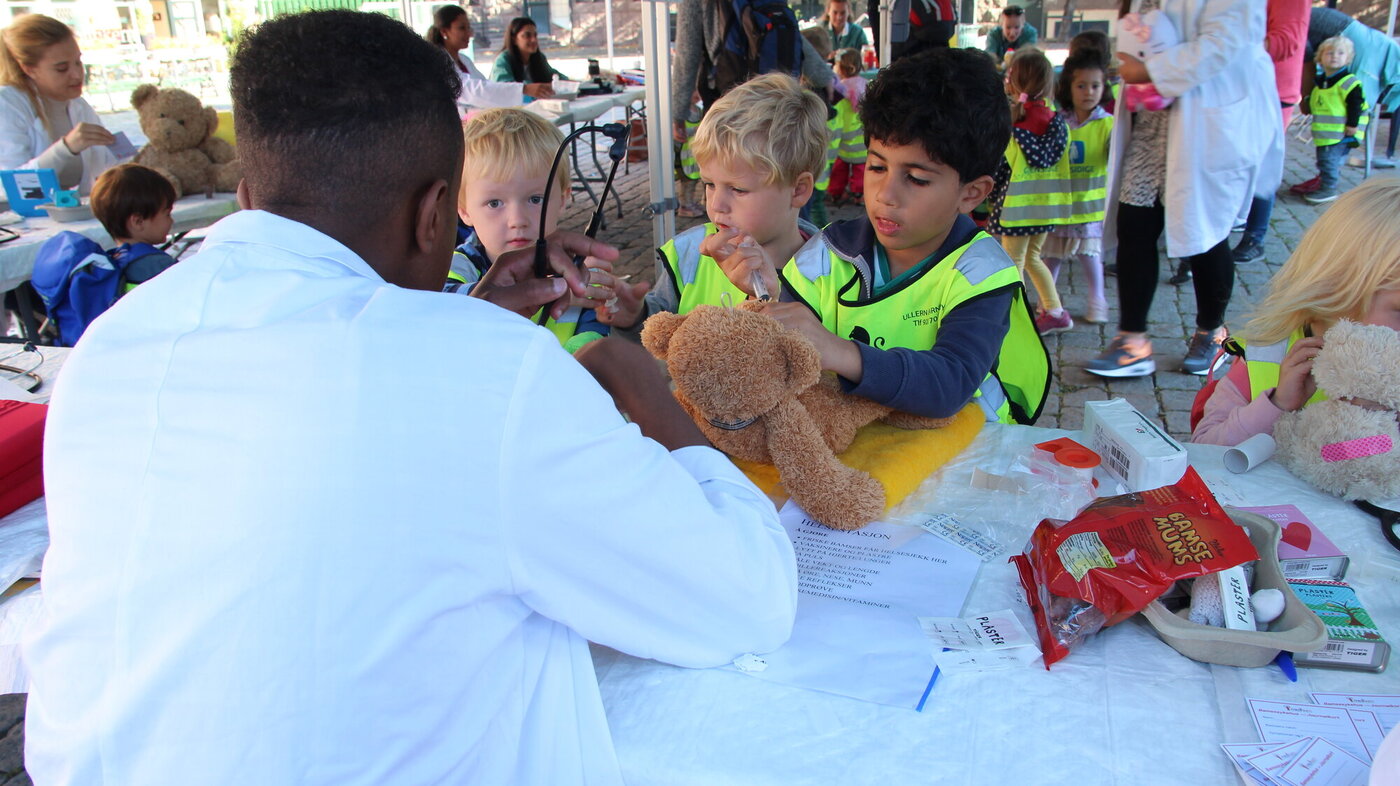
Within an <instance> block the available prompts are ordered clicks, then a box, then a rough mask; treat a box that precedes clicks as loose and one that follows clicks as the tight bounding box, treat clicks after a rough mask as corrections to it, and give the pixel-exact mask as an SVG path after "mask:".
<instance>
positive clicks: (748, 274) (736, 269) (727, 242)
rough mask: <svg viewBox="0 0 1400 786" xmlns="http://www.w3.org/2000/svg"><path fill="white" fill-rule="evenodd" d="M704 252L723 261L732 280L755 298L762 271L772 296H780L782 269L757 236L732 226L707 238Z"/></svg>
mask: <svg viewBox="0 0 1400 786" xmlns="http://www.w3.org/2000/svg"><path fill="white" fill-rule="evenodd" d="M700 253H701V254H704V255H705V256H707V257H709V258H711V259H713V260H714V261H715V262H716V263H718V264H719V267H720V269H721V270H723V271H724V275H725V276H727V277H728V278H729V281H730V283H732V284H733V285H734V286H736V287H738V288H739V291H741V292H743V293H744V294H746V295H748V296H750V297H754V296H755V293H754V291H753V290H754V287H753V274H754V273H755V272H757V273H758V275H759V278H760V280H762V281H763V286H764V287H765V288H766V289H767V290H768V295H769V296H770V297H773V298H776V297H777V296H778V287H779V284H778V272H777V270H776V269H774V267H773V261H772V260H770V259H769V258H768V253H767V252H766V251H764V250H763V247H762V246H760V245H759V244H758V243H757V242H755V241H754V239H753V238H751V237H749V236H748V235H745V234H742V233H741V232H740V231H739V230H737V229H734V228H733V227H729V228H726V229H721V230H719V231H718V232H716V233H714V234H713V235H710V236H709V237H707V238H705V240H704V242H702V243H701V244H700Z"/></svg>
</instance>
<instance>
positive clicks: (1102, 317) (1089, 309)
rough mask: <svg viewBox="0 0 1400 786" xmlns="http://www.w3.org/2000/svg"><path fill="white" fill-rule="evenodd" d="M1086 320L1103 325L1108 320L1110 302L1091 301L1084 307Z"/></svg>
mask: <svg viewBox="0 0 1400 786" xmlns="http://www.w3.org/2000/svg"><path fill="white" fill-rule="evenodd" d="M1084 321H1085V322H1092V323H1093V324H1095V325H1101V324H1103V323H1104V322H1107V321H1108V302H1107V301H1103V300H1099V301H1093V300H1091V301H1089V303H1088V305H1086V306H1085V307H1084Z"/></svg>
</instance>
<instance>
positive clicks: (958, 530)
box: [919, 513, 1001, 562]
mask: <svg viewBox="0 0 1400 786" xmlns="http://www.w3.org/2000/svg"><path fill="white" fill-rule="evenodd" d="M919 526H920V527H923V528H924V529H925V530H927V531H929V532H932V533H933V534H934V535H937V536H938V537H940V538H943V539H944V540H946V541H948V542H949V543H952V544H953V545H954V546H958V547H960V548H964V549H967V550H968V551H970V552H972V553H973V554H975V555H977V557H978V559H981V560H982V561H983V562H986V561H987V560H990V559H992V558H994V557H996V556H997V555H998V554H1000V553H1001V544H1000V543H997V542H996V540H994V539H993V538H991V537H989V536H987V535H986V534H984V533H982V532H980V531H978V530H977V529H976V528H974V527H969V526H967V525H966V524H963V523H962V522H961V521H958V519H957V517H956V516H953V515H950V514H948V513H938V514H936V515H934V516H933V517H932V518H930V519H928V520H927V521H925V522H923V523H922V524H920V525H919Z"/></svg>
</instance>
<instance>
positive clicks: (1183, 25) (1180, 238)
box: [1104, 0, 1283, 258]
mask: <svg viewBox="0 0 1400 786" xmlns="http://www.w3.org/2000/svg"><path fill="white" fill-rule="evenodd" d="M1134 9H1135V10H1136V3H1134ZM1161 10H1162V13H1163V14H1165V15H1166V16H1167V17H1168V18H1169V19H1171V21H1172V24H1174V25H1175V26H1176V30H1177V32H1178V33H1179V34H1180V36H1181V39H1182V43H1180V44H1178V45H1177V46H1174V47H1171V48H1170V49H1167V50H1166V51H1164V52H1162V53H1160V54H1157V55H1155V56H1153V57H1152V58H1150V59H1149V60H1147V61H1146V65H1147V70H1148V73H1149V74H1150V75H1151V77H1152V84H1153V85H1155V86H1156V88H1157V91H1158V92H1159V93H1161V94H1162V95H1164V96H1172V97H1174V98H1176V102H1175V103H1173V104H1172V106H1171V107H1170V108H1169V109H1167V110H1166V111H1169V112H1171V113H1172V116H1171V123H1170V128H1169V130H1168V132H1167V180H1166V188H1165V190H1164V194H1163V204H1164V206H1165V208H1166V234H1167V254H1168V255H1169V256H1171V257H1177V258H1180V257H1188V256H1193V255H1195V254H1200V253H1203V252H1205V251H1208V250H1210V249H1211V248H1212V247H1213V246H1215V245H1216V244H1217V243H1219V242H1220V241H1222V240H1224V239H1225V238H1226V237H1228V236H1229V234H1230V229H1231V227H1233V226H1234V225H1235V223H1236V220H1237V219H1238V218H1243V217H1244V216H1245V215H1247V214H1248V212H1249V205H1250V202H1251V200H1252V199H1253V197H1254V195H1255V194H1259V195H1261V196H1262V195H1266V194H1272V193H1273V192H1274V191H1275V190H1277V189H1278V185H1279V181H1280V180H1281V179H1282V177H1283V127H1282V120H1281V117H1280V114H1279V108H1278V91H1277V90H1276V89H1275V87H1274V72H1273V64H1272V62H1271V61H1270V60H1269V55H1268V52H1266V51H1265V50H1264V43H1263V42H1264V16H1265V4H1264V3H1263V2H1259V1H1258V0H1163V1H1162V4H1161ZM1113 128H1114V131H1113V149H1112V152H1111V153H1110V156H1109V192H1108V193H1109V194H1110V195H1111V196H1112V198H1111V199H1110V200H1109V202H1110V207H1109V213H1108V216H1107V217H1106V219H1105V221H1104V229H1105V232H1104V245H1105V248H1112V247H1114V246H1116V245H1117V232H1116V227H1115V218H1116V216H1117V207H1118V186H1119V183H1120V181H1121V179H1122V177H1121V176H1122V172H1121V171H1120V166H1119V163H1120V162H1121V161H1122V160H1123V154H1124V152H1125V151H1126V150H1127V144H1128V139H1129V138H1130V137H1131V136H1132V122H1131V113H1130V112H1128V111H1127V107H1126V103H1125V102H1123V101H1119V102H1118V109H1117V116H1116V118H1115V121H1114V127H1113Z"/></svg>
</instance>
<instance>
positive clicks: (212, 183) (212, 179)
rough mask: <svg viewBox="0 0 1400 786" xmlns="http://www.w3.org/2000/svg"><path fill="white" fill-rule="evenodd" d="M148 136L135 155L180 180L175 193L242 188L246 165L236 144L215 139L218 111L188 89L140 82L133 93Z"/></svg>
mask: <svg viewBox="0 0 1400 786" xmlns="http://www.w3.org/2000/svg"><path fill="white" fill-rule="evenodd" d="M131 105H132V106H133V107H135V109H136V112H137V114H138V115H139V116H140V118H141V132H142V133H144V134H145V135H146V139H148V140H149V141H148V142H147V144H146V147H145V148H143V149H142V150H141V152H140V154H138V155H137V156H136V159H135V160H136V163H138V164H144V165H146V166H148V167H150V168H152V169H154V170H156V171H157V172H160V173H161V174H162V175H165V178H166V179H167V180H169V181H170V183H171V184H172V185H173V186H175V196H176V197H181V196H184V195H185V194H198V193H201V192H203V193H211V192H214V191H237V190H238V181H239V180H240V179H242V177H243V174H242V170H241V169H240V168H239V166H238V161H237V160H236V155H235V153H234V151H233V146H232V145H230V144H229V143H228V142H225V141H224V140H222V139H215V138H214V136H213V134H214V129H216V128H218V127H219V113H218V112H217V111H215V110H214V108H213V107H207V106H204V105H203V104H201V103H200V102H199V99H198V98H195V97H194V96H192V95H190V94H189V93H186V92H185V91H184V90H175V89H173V88H166V89H162V88H159V87H156V86H155V85H141V86H140V87H138V88H136V90H135V91H134V92H132V94H131Z"/></svg>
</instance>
